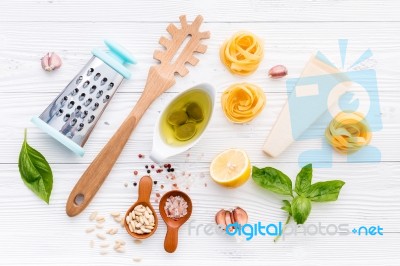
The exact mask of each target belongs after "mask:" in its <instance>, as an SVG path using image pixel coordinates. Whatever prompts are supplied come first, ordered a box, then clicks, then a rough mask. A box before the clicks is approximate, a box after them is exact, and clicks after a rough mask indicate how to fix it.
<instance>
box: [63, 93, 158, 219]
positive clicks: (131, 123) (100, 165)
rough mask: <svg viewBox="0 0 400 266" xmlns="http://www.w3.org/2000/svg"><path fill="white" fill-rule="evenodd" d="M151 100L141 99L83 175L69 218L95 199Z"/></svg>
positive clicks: (70, 202) (72, 197)
mask: <svg viewBox="0 0 400 266" xmlns="http://www.w3.org/2000/svg"><path fill="white" fill-rule="evenodd" d="M150 104H151V101H150V99H149V98H147V97H146V98H143V97H141V98H140V99H139V101H138V102H137V104H136V106H135V108H134V109H133V110H132V112H131V113H130V114H129V115H128V117H127V118H126V119H125V121H124V122H123V123H122V125H121V126H120V127H119V129H118V130H117V132H115V134H114V135H113V136H112V138H111V139H110V140H109V141H108V143H107V144H106V145H105V146H104V148H103V149H102V150H101V152H100V153H99V154H98V155H97V156H96V158H95V159H94V161H93V162H92V163H91V164H90V165H89V167H88V168H87V169H86V171H85V172H84V173H83V175H82V176H81V178H80V179H79V181H78V183H77V184H76V185H75V187H74V189H73V190H72V191H71V194H70V195H69V198H68V201H67V206H66V212H67V214H68V216H71V217H72V216H75V215H78V214H79V213H81V212H82V211H83V210H84V209H85V208H86V207H87V206H88V205H89V203H90V201H91V200H92V199H93V197H94V195H96V192H97V191H98V190H99V188H100V187H101V185H102V184H103V182H104V180H105V179H106V178H107V176H108V174H109V173H110V171H111V169H112V167H113V165H114V164H115V162H116V161H117V159H118V157H119V155H120V154H121V152H122V149H123V148H124V146H125V144H126V142H127V141H128V139H129V137H130V135H131V134H132V131H133V130H134V129H135V127H136V125H137V124H138V122H139V120H140V118H141V117H142V116H143V114H144V111H145V110H146V109H147V108H148V107H149V105H150Z"/></svg>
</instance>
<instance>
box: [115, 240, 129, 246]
mask: <svg viewBox="0 0 400 266" xmlns="http://www.w3.org/2000/svg"><path fill="white" fill-rule="evenodd" d="M115 243H118V244H120V245H125V244H126V243H125V241H124V240H122V239H117V240H115Z"/></svg>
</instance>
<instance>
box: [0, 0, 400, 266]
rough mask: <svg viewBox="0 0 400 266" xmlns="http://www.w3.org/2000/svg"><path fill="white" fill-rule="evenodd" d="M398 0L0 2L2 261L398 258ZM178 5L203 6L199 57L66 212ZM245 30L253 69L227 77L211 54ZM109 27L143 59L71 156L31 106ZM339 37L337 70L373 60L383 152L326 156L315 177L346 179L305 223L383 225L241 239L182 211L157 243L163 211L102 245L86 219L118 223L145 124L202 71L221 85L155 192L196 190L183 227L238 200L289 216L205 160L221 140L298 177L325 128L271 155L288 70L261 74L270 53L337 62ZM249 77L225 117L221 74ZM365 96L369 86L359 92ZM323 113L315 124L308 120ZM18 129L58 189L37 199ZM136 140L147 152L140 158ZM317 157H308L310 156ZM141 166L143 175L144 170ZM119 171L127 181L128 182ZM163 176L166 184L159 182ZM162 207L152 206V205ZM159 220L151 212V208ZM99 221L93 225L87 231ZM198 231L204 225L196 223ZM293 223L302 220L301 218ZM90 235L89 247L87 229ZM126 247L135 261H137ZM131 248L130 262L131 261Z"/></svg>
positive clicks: (258, 212)
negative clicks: (106, 171) (369, 157)
mask: <svg viewBox="0 0 400 266" xmlns="http://www.w3.org/2000/svg"><path fill="white" fill-rule="evenodd" d="M399 3H400V2H398V1H395V0H392V1H384V2H382V1H377V0H374V1H368V2H366V1H299V0H294V1H278V0H271V1H259V0H255V1H211V0H202V1H175V0H174V1H168V2H166V1H155V0H152V1H128V0H124V1H123V0H118V1H91V0H89V1H78V0H72V1H66V0H50V1H37V0H35V1H30V0H29V1H28V0H21V1H8V0H7V1H0V99H1V104H0V111H1V114H2V117H3V118H2V125H1V127H0V137H1V138H0V147H1V148H0V149H1V153H0V177H1V185H0V212H1V213H2V215H0V264H1V265H22V264H24V265H135V264H136V265H155V264H163V263H167V264H174V265H187V264H188V263H190V264H193V265H198V264H207V265H215V264H217V263H221V264H222V263H227V262H229V264H230V265H266V264H268V265H304V266H310V265H318V266H319V265H338V264H340V265H393V266H394V265H396V266H397V265H399V262H400V253H399V252H398V250H399V248H400V225H399V223H398V221H399V219H400V211H399V210H400V196H399V193H398V192H399V191H400V179H399V178H398V177H399V176H400V165H399V162H400V150H399V147H400V145H399V144H400V138H399V134H398V132H399V131H400V123H399V121H400V108H399V104H398V103H399V101H400V94H399V93H398V84H400V76H399V75H398V62H399V61H400V49H399V48H400V27H399V25H400V21H399V18H398V14H399V11H400V4H399ZM183 13H185V14H187V15H188V16H189V20H190V19H192V18H193V17H194V16H195V15H197V14H202V15H203V16H204V17H205V24H204V25H203V29H204V30H209V31H211V39H210V40H207V41H206V43H207V45H208V46H209V50H208V52H207V53H206V54H205V55H200V56H199V59H200V63H199V65H198V66H197V67H196V68H190V74H189V76H188V77H187V78H185V79H178V81H177V84H176V85H175V86H174V87H173V88H171V90H170V91H169V92H167V93H165V94H164V95H162V96H161V97H160V98H159V99H157V101H156V102H154V104H153V105H152V106H151V107H150V109H149V110H148V112H146V114H145V116H144V117H143V119H142V121H141V122H140V124H139V126H138V128H137V129H136V130H135V132H134V134H133V135H132V137H131V139H130V141H129V142H128V145H127V146H126V148H125V150H124V151H123V153H122V155H121V157H120V158H119V160H118V162H117V164H116V166H115V167H114V169H113V170H112V172H111V174H110V176H109V178H108V179H107V180H106V182H105V184H104V185H103V187H102V188H101V189H100V191H99V193H98V195H97V196H96V197H95V199H94V200H93V202H92V204H91V205H90V206H89V208H88V209H87V210H85V212H84V213H82V215H80V216H77V217H75V218H69V217H68V216H67V215H66V214H65V202H66V199H67V197H68V195H69V192H70V191H71V189H72V188H73V186H74V184H75V183H76V181H77V180H78V178H79V177H80V175H81V174H82V173H83V172H84V171H85V169H86V167H87V166H88V164H89V163H90V162H91V161H92V160H93V158H94V157H95V156H96V154H97V153H98V152H99V151H100V149H101V148H102V146H103V145H104V144H105V143H106V141H107V140H108V139H109V138H110V137H111V136H112V134H113V133H114V132H115V130H116V129H117V128H118V126H119V124H120V123H121V122H122V121H123V119H124V117H125V116H126V115H127V114H128V113H129V111H130V109H131V108H132V107H133V105H134V104H135V102H136V101H137V99H138V98H139V96H140V92H141V90H142V88H143V86H144V84H145V80H146V76H147V71H148V68H149V67H150V66H151V65H152V64H154V60H153V59H152V54H153V51H154V50H155V49H156V48H159V44H158V39H159V37H160V36H162V35H167V34H166V31H165V28H166V26H167V24H168V23H169V22H176V21H178V16H179V15H181V14H183ZM241 29H246V30H250V31H252V32H254V33H256V34H257V35H259V36H260V37H261V38H263V39H264V41H265V48H266V54H265V59H264V61H263V62H262V64H261V66H260V68H259V70H258V71H257V72H256V73H255V74H254V75H252V76H250V77H246V78H240V77H235V76H232V75H231V74H230V73H229V72H228V71H227V70H226V69H225V68H224V67H223V66H222V65H221V63H220V61H219V58H218V49H219V46H220V44H221V43H222V42H223V40H225V39H226V38H227V37H229V36H230V35H231V34H232V33H234V32H235V31H237V30H241ZM104 38H111V39H114V40H116V41H118V42H120V43H122V44H123V45H125V46H126V47H128V48H129V49H130V50H131V51H132V52H133V53H134V54H135V56H136V57H137V59H138V61H139V63H138V64H137V65H136V66H133V67H131V70H132V72H133V79H132V80H130V81H127V82H125V83H124V85H123V86H122V87H121V88H120V89H119V91H118V93H117V94H116V95H115V98H114V99H113V100H112V102H111V103H110V105H109V107H108V108H107V110H106V112H105V113H104V115H103V116H102V118H101V119H100V121H99V123H98V125H97V127H96V129H95V130H94V132H93V133H92V135H91V137H90V139H89V141H88V143H87V144H86V146H85V149H86V155H85V157H83V158H78V157H76V156H74V155H73V154H72V153H70V152H69V151H67V150H66V149H65V148H64V147H62V146H61V145H60V144H58V143H57V142H56V141H54V140H52V139H51V138H50V137H48V136H47V135H46V134H45V133H43V132H41V131H40V130H39V129H37V128H35V127H34V126H33V125H32V124H31V123H30V122H29V119H30V117H31V116H32V115H39V114H40V113H41V112H42V111H43V110H44V108H45V107H46V106H47V105H48V104H50V102H51V101H52V100H53V99H54V97H56V95H57V94H58V93H59V92H60V91H61V90H62V88H63V87H64V86H65V85H66V84H67V83H68V82H69V81H70V79H71V78H72V77H73V76H74V75H75V74H76V73H77V71H79V69H80V68H81V67H82V66H83V65H84V64H85V63H86V62H87V60H88V59H89V58H90V50H91V49H92V48H94V47H101V46H102V43H101V42H102V39H104ZM338 39H349V45H348V49H349V50H348V57H347V61H346V67H345V70H346V71H351V70H359V69H360V68H361V69H367V68H373V69H375V70H376V73H377V79H378V87H379V94H380V95H379V96H380V109H381V110H380V118H381V120H382V124H383V129H382V130H380V131H378V132H374V137H373V141H372V143H371V145H373V146H375V147H377V148H378V149H379V150H380V151H381V153H382V160H381V162H372V163H360V164H349V163H346V158H345V157H343V156H340V155H338V154H334V156H333V162H334V163H333V165H332V167H331V168H318V169H315V181H323V180H330V179H342V180H344V181H345V182H346V185H345V186H344V187H343V190H342V193H341V196H340V198H339V200H338V201H337V202H334V203H329V204H315V205H314V206H313V211H312V213H311V215H310V217H309V219H308V221H307V224H315V225H318V223H321V224H322V225H325V226H327V225H330V224H335V225H338V224H348V228H349V229H350V230H351V229H352V228H354V227H360V226H363V225H365V226H373V225H375V226H376V225H380V226H382V227H383V228H384V235H383V236H375V237H373V236H357V235H354V234H352V233H351V234H349V235H342V236H326V235H325V236H324V235H315V236H304V235H301V233H300V234H299V235H297V236H293V235H290V236H287V237H285V239H283V240H282V241H280V242H278V243H274V242H273V241H272V237H257V238H254V239H252V240H251V241H246V240H244V239H234V238H229V237H227V236H221V235H211V236H209V235H207V234H205V233H204V232H202V233H199V234H198V235H196V233H195V232H193V231H189V224H187V225H185V226H184V227H183V228H182V231H181V234H180V243H179V247H178V251H177V252H176V253H174V254H166V253H165V252H164V250H163V238H164V235H165V231H166V228H165V226H164V224H163V223H162V222H161V223H160V226H159V229H158V231H157V232H156V233H155V234H154V236H152V238H150V239H148V240H147V241H144V242H143V243H141V244H137V243H135V242H133V241H132V239H130V238H129V236H128V235H127V234H126V233H125V232H124V231H123V228H119V231H118V233H117V235H116V236H107V242H109V243H110V244H113V241H114V240H115V239H123V240H125V241H126V242H127V250H126V252H125V253H116V252H114V251H113V249H112V247H109V248H108V252H109V253H108V254H107V255H101V254H100V251H101V248H100V247H99V244H100V243H101V241H100V240H99V239H97V238H96V237H95V235H94V233H91V234H86V233H85V229H86V228H88V227H91V226H93V225H94V224H93V223H92V222H90V221H89V220H88V216H89V214H90V213H91V212H93V211H99V212H100V213H101V214H103V215H105V217H106V219H107V221H106V223H105V224H106V226H105V227H106V228H111V227H118V225H116V224H115V223H114V221H113V220H112V219H111V216H110V215H109V214H110V212H111V211H121V213H122V212H124V211H125V210H126V209H127V208H128V207H129V206H130V204H132V203H133V201H134V200H135V199H136V197H137V191H136V187H134V186H133V184H132V183H133V182H135V181H136V182H137V181H138V178H137V177H136V178H135V177H134V176H133V174H132V172H133V171H134V170H139V172H140V174H144V165H145V164H151V161H150V159H148V155H149V152H150V150H151V144H152V135H153V127H154V124H155V121H156V119H157V117H158V115H159V113H160V111H161V110H163V107H164V106H165V105H166V104H167V103H168V101H170V100H171V99H172V98H173V97H174V96H175V95H176V94H177V93H178V92H180V91H182V90H184V89H186V88H189V87H191V86H193V85H195V84H198V83H201V82H210V83H212V84H213V85H214V86H215V87H216V89H217V91H218V99H217V107H216V112H215V116H214V117H213V119H212V122H211V126H210V128H209V130H207V132H206V133H205V135H204V138H203V139H202V140H201V142H200V143H199V145H197V146H195V147H194V148H192V149H191V150H190V151H188V152H185V153H183V154H181V155H178V156H175V157H173V158H171V159H170V162H171V163H173V164H174V167H175V168H176V176H177V179H176V180H175V181H171V180H170V179H167V178H166V177H165V175H164V174H160V175H155V176H154V179H155V180H157V181H158V183H157V185H155V186H154V191H153V196H152V201H153V203H154V206H155V207H156V209H158V207H157V203H156V199H155V198H156V196H155V195H156V193H160V194H162V193H164V192H166V191H168V190H169V189H171V188H172V186H173V184H175V183H176V184H177V185H178V186H179V187H180V188H181V189H183V190H184V191H187V192H188V193H189V194H190V196H191V197H192V199H193V203H194V212H193V217H192V219H191V221H192V224H191V225H192V226H194V227H196V226H199V225H201V224H208V223H213V219H214V218H213V217H214V214H215V213H216V212H217V211H218V210H219V209H221V208H229V207H234V206H241V207H242V208H244V209H245V210H246V211H247V212H248V213H249V216H250V222H257V221H263V222H265V223H278V222H279V221H282V222H283V221H284V220H285V218H286V217H285V215H284V213H283V211H282V210H280V204H281V201H280V200H281V198H280V197H277V196H275V195H273V194H271V193H269V192H267V191H265V190H263V189H261V188H259V187H257V186H256V185H255V184H254V183H253V182H252V181H249V182H248V183H246V184H245V185H244V186H243V187H240V188H238V189H234V190H227V189H225V188H223V187H220V186H218V185H217V184H215V183H214V182H213V181H212V180H211V178H210V176H209V173H208V167H209V163H210V161H211V160H212V159H213V157H214V156H215V155H216V154H218V153H219V152H221V151H223V150H225V149H227V148H231V147H237V148H243V149H245V150H246V151H247V152H248V154H249V156H250V159H251V161H252V162H253V164H254V165H257V166H260V167H261V166H265V165H269V166H273V167H277V168H279V169H281V170H282V171H284V172H285V173H287V174H288V175H289V176H291V177H293V178H294V177H295V175H296V173H297V171H298V170H299V166H298V157H299V155H300V154H301V153H302V152H304V151H306V150H310V149H318V148H319V147H320V146H321V144H322V141H323V140H322V138H315V139H309V140H303V141H298V142H296V143H295V144H294V145H292V146H291V147H290V148H289V149H288V150H287V151H285V152H284V153H283V154H282V155H281V156H279V157H278V158H275V159H272V158H269V157H267V156H266V155H265V154H263V152H262V151H261V147H262V145H263V143H264V140H265V138H266V137H267V135H268V133H269V131H270V129H271V127H272V125H273V124H274V122H275V119H276V118H277V116H278V114H279V112H280V110H281V108H282V106H283V104H284V103H285V101H286V97H287V92H286V84H285V82H284V80H280V81H273V80H270V79H268V78H267V75H266V73H267V70H268V69H269V68H270V67H271V66H273V65H276V64H284V65H286V66H287V67H288V69H289V76H288V78H296V77H298V76H299V75H300V73H301V71H302V69H303V67H304V65H305V63H306V62H307V60H308V59H309V58H310V56H311V55H312V54H313V53H315V52H316V51H321V52H323V53H324V54H326V55H327V56H328V57H329V58H330V59H331V60H332V61H333V62H334V63H335V64H337V65H340V54H339V49H338V43H337V40H338ZM368 48H370V49H371V50H372V52H373V54H374V55H373V58H372V59H370V60H368V61H367V62H365V64H363V65H362V66H360V68H356V69H347V67H348V66H350V65H351V63H352V62H354V61H355V60H356V59H357V58H358V56H360V54H361V53H362V52H364V51H365V50H366V49H368ZM47 51H56V52H57V53H59V54H60V55H61V56H62V57H63V61H64V65H63V67H62V68H61V69H59V70H58V71H56V72H53V73H50V74H49V73H45V72H44V71H42V69H41V68H40V61H39V59H40V57H41V56H42V55H43V54H44V53H45V52H47ZM243 81H249V82H254V83H257V84H259V85H260V86H261V87H262V88H263V89H264V91H265V93H266V96H267V106H266V108H265V109H264V111H263V112H262V113H261V115H260V116H259V117H258V118H256V119H255V120H254V121H252V122H250V123H248V124H246V125H233V124H231V123H229V122H228V121H227V120H226V119H225V117H224V115H223V113H222V110H221V108H220V106H219V104H220V99H219V98H220V95H221V93H222V92H223V90H224V89H225V88H227V87H228V86H229V85H230V84H231V83H234V82H243ZM360 100H361V101H367V100H368V99H367V97H366V96H365V95H364V96H361V97H360ZM325 126H326V125H325V124H323V123H319V124H318V123H317V124H316V126H315V128H319V129H323V128H324V127H325ZM24 128H28V134H29V142H30V144H31V145H32V146H34V147H35V148H37V149H38V150H39V151H41V152H42V153H43V154H44V155H45V156H46V158H47V159H48V160H49V162H50V163H51V166H52V169H53V172H54V188H53V193H52V196H51V199H50V205H49V206H47V205H45V204H44V203H43V202H41V201H40V200H39V199H37V198H36V197H35V196H34V195H33V193H31V192H30V191H29V190H28V189H27V188H25V187H24V184H23V183H22V180H21V179H20V177H19V173H18V166H17V158H18V153H19V150H20V146H21V143H22V138H23V129H24ZM138 153H143V154H145V155H146V158H145V159H139V158H138V157H137V155H138ZM320 160H321V158H317V157H315V158H312V161H313V162H318V161H320ZM140 174H139V175H140ZM125 184H126V187H125ZM161 185H163V186H164V188H163V189H162V188H161ZM159 218H161V217H159ZM160 221H161V220H160ZM100 231H102V230H100V229H96V232H100ZM200 231H201V230H200ZM300 231H301V230H300ZM91 240H94V241H95V246H94V248H90V245H89V243H90V241H91ZM133 259H135V261H134V260H133ZM138 260H140V262H139V261H138Z"/></svg>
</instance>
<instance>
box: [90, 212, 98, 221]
mask: <svg viewBox="0 0 400 266" xmlns="http://www.w3.org/2000/svg"><path fill="white" fill-rule="evenodd" d="M96 216H97V212H92V214H91V215H90V216H89V220H90V221H93V220H94V219H96Z"/></svg>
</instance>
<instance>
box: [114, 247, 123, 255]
mask: <svg viewBox="0 0 400 266" xmlns="http://www.w3.org/2000/svg"><path fill="white" fill-rule="evenodd" d="M114 249H115V251H116V252H119V253H124V252H125V247H123V246H119V247H118V248H114Z"/></svg>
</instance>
